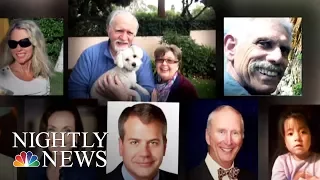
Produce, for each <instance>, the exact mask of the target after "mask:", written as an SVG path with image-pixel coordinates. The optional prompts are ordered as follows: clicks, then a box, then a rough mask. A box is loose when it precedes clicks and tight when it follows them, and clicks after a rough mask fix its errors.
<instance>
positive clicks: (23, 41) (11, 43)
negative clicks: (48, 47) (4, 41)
mask: <svg viewBox="0 0 320 180" xmlns="http://www.w3.org/2000/svg"><path fill="white" fill-rule="evenodd" d="M18 44H19V46H20V47H22V48H26V47H29V46H31V42H30V40H29V38H24V39H21V40H20V41H15V40H9V41H8V45H9V48H10V49H15V48H17V46H18Z"/></svg>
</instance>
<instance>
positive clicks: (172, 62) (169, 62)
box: [156, 58, 179, 64]
mask: <svg viewBox="0 0 320 180" xmlns="http://www.w3.org/2000/svg"><path fill="white" fill-rule="evenodd" d="M164 61H166V62H167V63H168V64H175V63H178V62H179V61H175V60H171V59H161V58H159V59H156V63H163V62H164Z"/></svg>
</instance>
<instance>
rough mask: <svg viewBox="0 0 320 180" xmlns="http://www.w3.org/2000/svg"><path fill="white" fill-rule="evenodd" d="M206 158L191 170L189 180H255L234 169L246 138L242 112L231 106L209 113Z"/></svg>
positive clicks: (221, 107) (224, 106)
mask: <svg viewBox="0 0 320 180" xmlns="http://www.w3.org/2000/svg"><path fill="white" fill-rule="evenodd" d="M205 138H206V142H207V144H208V150H209V152H208V153H207V156H206V158H205V160H204V161H202V163H201V164H200V165H199V166H197V167H196V168H194V169H192V170H191V171H190V172H189V174H188V179H190V180H191V179H197V180H243V179H245V180H250V179H255V180H256V177H255V176H254V175H253V174H251V173H249V172H247V171H245V170H240V169H238V168H236V167H234V159H235V158H236V155H237V154H238V152H239V150H240V148H241V146H242V142H243V138H244V122H243V119H242V115H241V114H240V112H239V111H237V110H236V109H234V108H233V107H231V106H226V105H223V106H219V107H218V108H216V109H215V110H214V111H213V112H211V113H210V115H209V118H208V122H207V128H206V133H205Z"/></svg>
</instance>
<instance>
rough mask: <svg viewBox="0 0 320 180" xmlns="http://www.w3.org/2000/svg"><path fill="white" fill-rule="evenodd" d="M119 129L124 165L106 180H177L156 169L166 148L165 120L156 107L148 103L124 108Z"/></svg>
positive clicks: (121, 164) (120, 151) (175, 176)
mask: <svg viewBox="0 0 320 180" xmlns="http://www.w3.org/2000/svg"><path fill="white" fill-rule="evenodd" d="M118 129H119V136H120V138H119V153H120V155H121V156H122V157H123V162H122V163H120V164H119V165H118V166H117V167H116V169H114V170H113V171H112V172H110V173H108V174H107V177H106V179H119V180H171V179H172V180H176V179H178V175H176V174H172V173H169V172H166V171H163V170H160V169H159V167H160V165H161V163H162V159H163V156H164V155H165V152H166V146H167V136H166V134H167V120H166V117H165V115H164V113H163V111H162V110H161V109H160V108H159V107H157V106H155V105H153V104H147V103H142V104H136V105H134V106H132V107H127V108H126V109H124V110H123V112H122V113H121V115H120V117H119V121H118Z"/></svg>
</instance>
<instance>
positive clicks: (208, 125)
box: [207, 105, 244, 138]
mask: <svg viewBox="0 0 320 180" xmlns="http://www.w3.org/2000/svg"><path fill="white" fill-rule="evenodd" d="M224 109H228V110H231V111H233V112H235V113H236V114H238V115H239V116H240V117H241V135H242V138H244V122H243V118H242V115H241V113H240V112H239V111H238V110H236V109H235V108H233V107H232V106H229V105H222V106H219V107H217V108H216V109H214V110H213V111H212V112H211V113H210V114H209V117H208V121H207V130H208V131H210V127H211V121H212V120H214V118H215V117H214V116H215V115H216V114H217V113H218V112H220V111H222V110H224Z"/></svg>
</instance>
